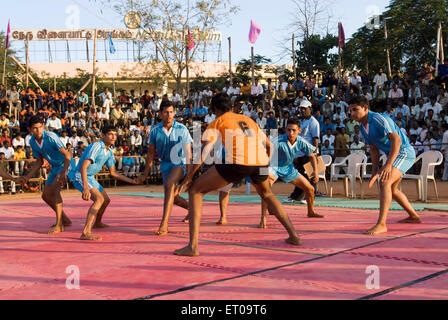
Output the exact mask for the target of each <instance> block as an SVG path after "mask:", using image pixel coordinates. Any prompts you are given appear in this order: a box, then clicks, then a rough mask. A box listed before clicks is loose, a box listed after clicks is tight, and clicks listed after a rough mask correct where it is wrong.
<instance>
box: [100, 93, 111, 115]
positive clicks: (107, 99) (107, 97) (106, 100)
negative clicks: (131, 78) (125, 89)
mask: <svg viewBox="0 0 448 320" xmlns="http://www.w3.org/2000/svg"><path fill="white" fill-rule="evenodd" d="M99 97H100V98H101V102H102V106H103V107H106V109H107V112H109V111H110V108H112V104H113V100H112V93H110V92H109V88H106V89H104V92H103V93H101V94H100V95H99Z"/></svg>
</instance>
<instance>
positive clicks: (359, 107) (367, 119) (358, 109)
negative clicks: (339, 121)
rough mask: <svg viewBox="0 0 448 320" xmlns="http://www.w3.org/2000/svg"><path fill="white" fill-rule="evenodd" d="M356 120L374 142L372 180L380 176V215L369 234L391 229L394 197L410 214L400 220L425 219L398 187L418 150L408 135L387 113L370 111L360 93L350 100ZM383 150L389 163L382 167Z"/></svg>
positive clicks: (366, 137) (365, 135)
mask: <svg viewBox="0 0 448 320" xmlns="http://www.w3.org/2000/svg"><path fill="white" fill-rule="evenodd" d="M349 104H350V112H351V117H352V119H353V120H355V121H358V122H359V123H361V124H362V125H361V133H362V135H363V136H364V138H365V141H366V144H369V145H370V155H371V158H372V180H371V183H372V182H373V181H375V180H376V179H377V178H379V180H380V215H379V219H378V222H377V224H376V226H374V227H373V228H371V229H369V230H367V231H366V232H365V234H368V235H377V234H381V233H385V232H387V227H386V220H387V214H388V212H389V209H390V204H391V202H392V199H393V200H395V201H396V202H398V204H399V205H400V206H402V207H403V209H405V210H406V212H407V213H408V214H409V217H408V218H407V219H404V220H401V221H399V222H400V223H421V220H420V217H419V216H418V215H417V213H416V212H415V210H414V208H413V207H412V206H411V204H410V202H409V200H408V198H407V197H406V195H405V194H404V193H403V192H401V191H400V190H398V186H399V184H400V182H401V179H402V177H403V175H404V174H405V173H406V172H407V171H408V170H409V169H410V168H411V167H412V165H413V164H414V162H415V151H414V148H413V147H412V145H411V144H410V142H409V139H408V137H407V136H405V135H404V134H403V133H402V131H401V130H400V129H399V128H398V126H397V125H396V124H395V122H394V121H393V120H392V119H391V118H389V116H387V115H385V114H380V113H376V112H372V111H369V102H368V101H367V99H366V98H365V97H362V96H358V97H355V98H353V99H352V100H351V101H350V103H349ZM380 150H381V151H383V152H384V153H386V155H387V161H386V164H385V165H384V166H383V167H382V168H381V169H380V168H379V159H380Z"/></svg>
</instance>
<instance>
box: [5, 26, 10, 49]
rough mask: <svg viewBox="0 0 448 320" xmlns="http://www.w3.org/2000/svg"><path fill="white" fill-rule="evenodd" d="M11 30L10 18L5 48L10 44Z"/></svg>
mask: <svg viewBox="0 0 448 320" xmlns="http://www.w3.org/2000/svg"><path fill="white" fill-rule="evenodd" d="M10 32H11V27H10V25H9V20H8V31H7V32H6V43H5V48H8V46H9V33H10Z"/></svg>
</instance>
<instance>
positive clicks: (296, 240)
mask: <svg viewBox="0 0 448 320" xmlns="http://www.w3.org/2000/svg"><path fill="white" fill-rule="evenodd" d="M285 242H286V243H289V244H292V245H294V246H300V245H302V241H300V239H299V237H289V238H288V239H286V240H285Z"/></svg>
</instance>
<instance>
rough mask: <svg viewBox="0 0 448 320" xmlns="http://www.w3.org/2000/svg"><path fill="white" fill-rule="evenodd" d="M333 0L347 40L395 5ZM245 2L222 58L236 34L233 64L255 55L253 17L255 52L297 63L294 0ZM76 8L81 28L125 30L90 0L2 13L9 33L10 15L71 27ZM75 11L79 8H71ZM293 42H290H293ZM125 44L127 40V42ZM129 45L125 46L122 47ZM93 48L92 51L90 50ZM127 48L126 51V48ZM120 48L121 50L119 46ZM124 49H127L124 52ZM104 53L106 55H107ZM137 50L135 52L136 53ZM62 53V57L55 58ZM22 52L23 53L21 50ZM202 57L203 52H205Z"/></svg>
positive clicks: (37, 55) (50, 1)
mask: <svg viewBox="0 0 448 320" xmlns="http://www.w3.org/2000/svg"><path fill="white" fill-rule="evenodd" d="M322 1H331V4H330V5H329V10H330V11H331V13H332V16H333V21H334V25H333V24H332V26H330V33H333V34H337V22H338V21H340V22H342V24H343V26H344V29H345V35H346V38H347V39H349V38H350V37H351V35H352V34H353V33H354V32H356V31H357V29H358V28H360V27H361V26H363V25H364V24H365V22H366V20H367V19H368V18H369V17H371V16H372V15H373V14H375V13H377V14H378V13H381V12H383V11H384V10H385V8H386V7H387V6H388V4H389V0H374V1H373V0H356V1H354V0H322ZM233 4H234V5H237V6H239V8H240V10H239V12H238V13H237V14H236V15H234V16H233V17H232V24H231V25H225V26H220V27H219V28H218V30H219V31H221V32H222V38H223V42H222V47H221V50H220V51H221V60H222V61H226V62H227V61H228V41H227V38H228V37H229V36H231V37H232V62H234V63H236V62H237V61H238V60H240V59H243V58H249V57H250V50H251V49H250V47H251V44H250V43H249V42H248V34H249V27H250V20H251V19H252V20H254V21H255V22H256V23H257V24H258V25H260V26H261V27H262V29H263V30H262V32H261V34H260V36H259V38H258V40H257V42H256V43H255V45H254V50H255V54H260V55H262V56H265V57H268V58H271V59H272V61H273V62H274V63H276V64H291V63H292V61H290V58H289V57H284V58H281V55H280V53H281V51H282V48H281V47H282V46H281V40H282V39H285V38H288V37H289V38H290V37H291V34H292V30H288V27H287V26H288V25H289V24H290V23H291V22H292V12H293V9H294V8H295V7H294V5H293V4H292V0H233ZM73 6H75V7H77V8H78V9H79V26H80V28H81V29H85V28H122V29H125V28H126V27H125V26H124V23H123V18H122V17H120V16H118V15H117V14H116V13H115V12H114V11H113V10H112V9H110V8H107V7H101V6H100V5H99V4H98V3H97V2H95V1H89V0H39V1H35V0H14V1H7V2H6V1H5V2H4V3H3V4H2V10H1V12H0V30H3V31H6V28H7V24H8V19H10V20H11V29H12V30H14V29H44V28H46V29H67V20H69V19H68V17H69V15H70V10H72V9H73ZM71 12H73V11H71ZM289 43H290V42H289ZM70 45H71V48H70V50H71V57H70V58H71V60H72V61H81V60H80V59H84V60H86V58H85V53H83V52H85V44H83V45H81V44H79V43H78V44H76V43H75V44H70ZM104 45H105V44H102V43H100V44H99V47H98V60H99V61H101V60H102V61H104V60H105V59H106V55H107V53H106V54H105V53H104V51H105V50H104ZM121 45H122V46H124V44H121ZM23 46H24V45H23V43H15V44H14V47H13V48H16V49H22V48H23ZM46 46H47V43H44V42H37V41H34V42H33V43H31V45H30V49H31V51H32V52H33V53H31V54H30V62H46V61H48V58H47V55H44V53H43V52H44V51H45V50H46ZM65 46H66V45H65V43H63V42H62V43H61V42H59V43H58V44H57V47H53V49H52V50H53V53H52V54H53V60H54V61H59V62H66V61H67V54H66V52H65ZM120 48H121V49H123V47H120ZM90 50H92V49H90ZM123 50H124V49H123ZM218 51H219V48H216V50H214V52H210V53H208V54H207V56H206V60H207V61H209V62H216V61H218V58H219V57H218V55H219V54H218ZM119 52H121V51H120V49H119ZM123 52H124V51H123ZM123 52H121V54H120V55H118V56H116V57H115V58H114V57H110V56H109V57H108V58H109V61H110V60H113V59H116V60H117V59H126V58H125V57H124V56H123V54H124V53H123ZM101 54H102V55H101ZM134 54H135V53H134ZM54 55H56V56H54ZM19 56H20V53H19ZM200 59H201V60H202V55H200Z"/></svg>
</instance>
